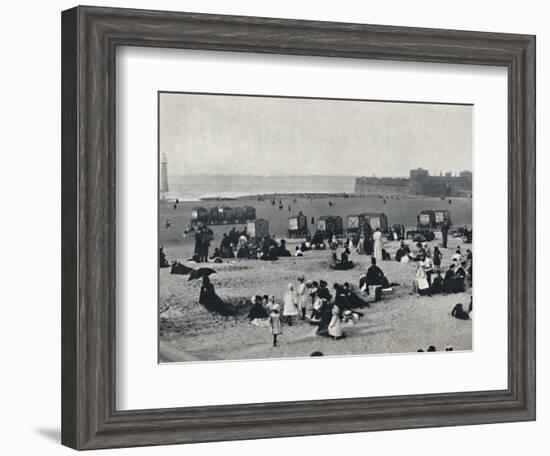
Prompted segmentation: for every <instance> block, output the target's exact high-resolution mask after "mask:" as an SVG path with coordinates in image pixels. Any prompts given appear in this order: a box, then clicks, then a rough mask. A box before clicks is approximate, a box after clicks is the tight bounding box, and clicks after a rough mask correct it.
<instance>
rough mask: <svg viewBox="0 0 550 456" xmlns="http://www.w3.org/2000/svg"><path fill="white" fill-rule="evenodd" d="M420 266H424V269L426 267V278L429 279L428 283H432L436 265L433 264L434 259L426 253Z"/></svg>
mask: <svg viewBox="0 0 550 456" xmlns="http://www.w3.org/2000/svg"><path fill="white" fill-rule="evenodd" d="M420 266H422V269H424V272H425V273H426V279H427V280H428V284H429V285H431V284H432V273H433V270H434V265H433V261H432V259H431V258H430V257H429V256H428V255H425V256H424V257H423V258H422V259H421V260H420Z"/></svg>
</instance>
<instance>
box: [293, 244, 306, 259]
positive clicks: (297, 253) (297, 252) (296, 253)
mask: <svg viewBox="0 0 550 456" xmlns="http://www.w3.org/2000/svg"><path fill="white" fill-rule="evenodd" d="M294 256H295V257H303V256H304V252H302V249H301V248H300V247H298V246H296V249H295V250H294Z"/></svg>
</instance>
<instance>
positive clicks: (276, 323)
mask: <svg viewBox="0 0 550 456" xmlns="http://www.w3.org/2000/svg"><path fill="white" fill-rule="evenodd" d="M269 328H270V331H271V335H272V336H273V346H274V347H276V346H277V336H278V335H279V334H282V333H283V328H282V326H281V317H280V316H279V304H274V305H272V306H271V312H270V313H269Z"/></svg>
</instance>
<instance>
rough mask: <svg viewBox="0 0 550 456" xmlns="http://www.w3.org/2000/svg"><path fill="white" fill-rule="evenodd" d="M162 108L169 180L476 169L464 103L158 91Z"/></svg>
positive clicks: (395, 174)
mask: <svg viewBox="0 0 550 456" xmlns="http://www.w3.org/2000/svg"><path fill="white" fill-rule="evenodd" d="M159 110H160V112H159V114H160V116H159V123H160V125H159V140H160V141H159V143H160V150H159V152H160V154H161V155H162V154H165V155H166V157H167V159H168V173H169V174H170V175H205V174H208V175H235V174H241V175H253V176H301V175H332V176H334V175H339V176H373V175H374V176H377V177H384V176H393V177H398V176H408V174H409V170H410V169H413V168H418V167H421V168H425V169H428V170H429V171H430V173H431V174H439V172H440V171H443V172H445V171H452V172H453V174H454V172H459V171H462V170H471V169H472V139H473V138H472V134H473V133H472V121H473V119H472V115H473V107H472V106H470V105H467V106H465V105H442V104H424V103H396V102H378V101H376V102H375V101H358V100H351V101H350V100H322V99H299V98H276V97H253V96H240V95H206V94H187V93H176V94H174V93H161V94H160V98H159Z"/></svg>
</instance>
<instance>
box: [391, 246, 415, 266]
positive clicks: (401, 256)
mask: <svg viewBox="0 0 550 456" xmlns="http://www.w3.org/2000/svg"><path fill="white" fill-rule="evenodd" d="M409 253H411V251H410V249H409V246H408V245H406V244H405V243H404V242H401V246H400V247H399V248H398V249H397V251H396V252H395V261H399V262H400V263H408V262H409Z"/></svg>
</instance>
